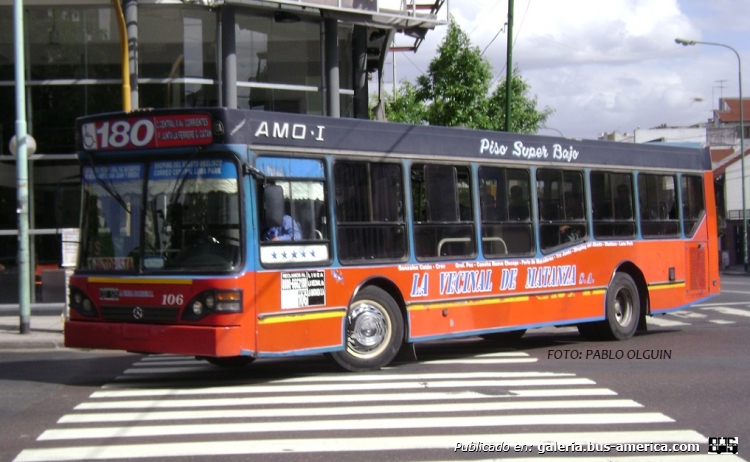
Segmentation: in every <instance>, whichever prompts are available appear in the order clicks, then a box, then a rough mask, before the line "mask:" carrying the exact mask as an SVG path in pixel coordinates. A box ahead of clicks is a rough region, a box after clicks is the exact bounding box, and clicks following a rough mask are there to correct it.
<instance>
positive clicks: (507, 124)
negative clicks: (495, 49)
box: [505, 0, 513, 132]
mask: <svg viewBox="0 0 750 462" xmlns="http://www.w3.org/2000/svg"><path fill="white" fill-rule="evenodd" d="M505 67H506V68H507V69H506V70H505V131H506V132H510V115H511V114H510V97H511V95H512V94H513V92H512V91H511V90H512V89H511V83H512V79H513V0H508V64H507V65H506V66H505Z"/></svg>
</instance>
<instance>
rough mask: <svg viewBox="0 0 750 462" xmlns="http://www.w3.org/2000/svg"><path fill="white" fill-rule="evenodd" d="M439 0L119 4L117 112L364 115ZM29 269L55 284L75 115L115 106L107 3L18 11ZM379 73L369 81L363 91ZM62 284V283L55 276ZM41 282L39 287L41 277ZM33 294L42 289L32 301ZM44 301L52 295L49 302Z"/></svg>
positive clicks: (3, 26)
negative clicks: (126, 81) (395, 52)
mask: <svg viewBox="0 0 750 462" xmlns="http://www.w3.org/2000/svg"><path fill="white" fill-rule="evenodd" d="M443 2H444V0H258V1H254V0H250V1H247V0H184V1H178V0H166V1H162V0H122V9H123V11H124V19H125V23H126V25H127V41H128V50H129V55H128V60H129V69H128V70H129V75H130V87H131V92H130V93H131V95H130V96H131V107H132V108H133V109H137V108H147V107H153V108H163V107H197V106H226V107H239V108H253V109H260V110H266V111H277V112H293V113H307V114H319V115H320V114H322V115H328V116H332V117H357V118H367V117H368V98H369V91H370V89H369V85H371V84H370V82H369V79H368V76H370V75H372V74H377V75H378V76H381V75H382V70H383V65H384V62H385V56H386V54H387V53H388V52H389V50H390V49H391V47H394V48H398V49H400V50H403V49H407V50H408V49H413V50H415V49H416V48H417V47H418V46H419V44H420V43H421V41H422V40H423V39H424V37H425V34H426V33H427V32H428V31H429V30H431V29H434V28H435V27H436V26H438V25H442V24H445V23H446V19H447V14H448V13H447V7H445V8H443V6H444V5H443ZM23 34H24V42H25V49H24V52H25V64H26V66H25V67H26V69H25V79H26V88H25V92H26V107H27V112H28V116H27V120H28V128H27V131H28V133H29V134H30V135H32V136H33V137H34V139H35V140H36V144H37V149H36V154H34V155H31V156H30V158H29V159H30V162H29V164H30V165H29V222H30V223H29V226H30V235H31V238H30V240H31V242H30V253H31V266H32V272H33V273H34V274H33V276H34V277H32V280H34V279H37V286H38V288H39V290H37V291H36V293H34V294H32V301H34V299H36V301H42V302H48V301H54V302H60V301H64V291H62V292H61V291H59V290H58V291H56V293H54V294H53V293H51V292H50V293H49V294H45V290H43V289H44V288H45V287H51V286H52V284H51V281H53V280H59V276H60V272H61V270H60V269H59V268H60V265H61V263H62V258H63V257H62V250H61V249H62V236H63V230H65V229H75V228H78V226H79V225H78V222H79V218H78V215H79V210H80V192H79V186H80V181H79V167H78V161H77V159H76V157H75V155H74V149H75V142H74V121H75V118H76V117H79V116H82V115H86V114H95V113H101V112H110V111H117V110H121V109H122V107H123V106H122V101H123V98H122V90H123V77H122V66H121V61H122V60H121V56H122V54H121V44H120V39H119V31H118V13H117V11H116V9H115V8H114V6H113V4H112V3H111V2H107V1H104V0H82V1H80V2H74V3H70V2H62V1H59V0H39V1H36V2H33V3H26V5H25V6H24V31H23ZM14 61H15V60H14V24H13V2H12V0H0V101H2V103H3V104H0V265H2V267H0V270H2V268H3V267H4V270H2V271H1V272H0V304H3V303H17V300H18V295H17V291H18V274H17V270H16V269H15V262H16V259H17V249H18V231H17V227H18V222H17V214H16V165H15V158H14V157H13V156H12V155H10V153H9V149H8V146H9V142H10V139H11V137H12V136H13V135H14V133H15V119H16V113H15V111H16V109H15V104H14V102H15V79H14V75H15V74H14V73H15V70H14V69H15V67H14ZM381 82H382V79H378V80H376V83H375V84H377V85H379V84H380V83H381ZM63 279H64V278H63ZM44 280H48V281H50V284H46V285H45V284H42V282H45V281H44ZM45 295H48V296H46V297H45ZM53 299H54V300H53Z"/></svg>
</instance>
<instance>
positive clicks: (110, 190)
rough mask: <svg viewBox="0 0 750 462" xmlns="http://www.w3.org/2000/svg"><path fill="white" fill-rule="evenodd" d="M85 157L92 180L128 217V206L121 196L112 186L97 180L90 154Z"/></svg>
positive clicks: (99, 179) (97, 176)
mask: <svg viewBox="0 0 750 462" xmlns="http://www.w3.org/2000/svg"><path fill="white" fill-rule="evenodd" d="M86 157H87V159H88V161H89V167H91V172H92V173H93V174H94V179H96V183H97V184H98V185H99V186H101V187H102V188H104V190H105V191H107V193H109V195H110V196H112V197H113V198H114V199H115V201H117V203H118V204H120V207H122V208H123V210H125V212H127V213H128V215H130V209H129V208H128V204H127V202H125V199H123V198H122V196H120V193H119V192H117V189H115V187H114V186H113V185H111V184H108V183H105V182H104V180H102V179H101V178H99V175H97V174H96V166H95V165H94V159H93V158H92V157H91V154H90V153H89V155H88V156H86Z"/></svg>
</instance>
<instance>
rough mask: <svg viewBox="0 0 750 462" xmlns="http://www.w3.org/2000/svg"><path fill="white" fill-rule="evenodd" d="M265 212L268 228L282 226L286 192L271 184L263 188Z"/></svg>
mask: <svg viewBox="0 0 750 462" xmlns="http://www.w3.org/2000/svg"><path fill="white" fill-rule="evenodd" d="M263 212H264V214H265V218H266V226H267V227H269V228H273V227H276V226H281V224H282V222H283V221H284V190H283V189H282V188H281V186H279V185H275V184H269V185H266V186H264V187H263Z"/></svg>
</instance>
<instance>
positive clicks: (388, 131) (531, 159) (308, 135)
mask: <svg viewBox="0 0 750 462" xmlns="http://www.w3.org/2000/svg"><path fill="white" fill-rule="evenodd" d="M199 114H207V115H209V116H210V118H211V121H212V129H213V130H212V131H213V143H225V144H245V145H249V146H250V147H251V148H252V149H254V150H256V151H263V150H264V149H265V150H269V149H272V150H285V151H288V152H295V151H301V150H306V151H313V152H320V153H334V152H338V153H349V154H358V153H360V154H366V155H368V156H375V157H383V158H387V157H389V156H398V157H402V156H410V157H411V156H416V157H420V158H424V159H427V158H430V159H432V160H439V159H440V158H445V159H446V160H447V159H448V158H451V159H456V158H462V159H465V160H481V159H493V160H505V161H509V162H519V163H535V164H553V165H557V166H560V165H561V164H562V165H566V164H567V165H571V166H572V165H610V166H613V167H615V166H623V167H642V168H654V169H670V170H699V171H707V170H711V159H710V154H709V151H708V149H707V148H693V147H684V146H674V145H666V144H659V143H649V144H636V143H617V142H611V141H598V140H580V139H570V138H562V137H550V136H540V135H524V134H517V133H505V132H496V131H486V130H474V129H467V128H456V127H436V126H427V125H411V124H402V123H393V122H381V121H372V120H363V119H350V118H332V117H324V116H311V115H302V114H286V113H280V112H265V111H254V110H246V109H229V108H185V109H163V110H149V111H136V112H131V113H110V114H100V115H96V116H87V117H81V118H79V119H78V120H77V123H76V133H77V135H78V136H77V139H78V147H79V149H80V150H81V151H91V150H94V149H87V148H86V147H85V146H84V144H83V143H82V142H81V138H83V137H85V136H86V134H87V132H85V131H83V132H82V130H85V129H86V128H85V126H86V125H87V124H88V125H89V126H90V127H93V125H92V124H96V122H104V121H106V120H110V121H113V120H128V121H131V123H132V124H135V121H137V120H141V119H149V118H150V119H152V120H153V119H157V118H158V119H159V120H160V121H162V122H163V120H164V119H169V117H175V118H178V117H179V118H180V119H184V118H185V117H187V116H189V115H199ZM141 125H142V124H141ZM160 125H162V126H171V127H172V128H171V130H172V132H174V130H178V129H179V128H177V129H176V128H174V124H171V125H170V124H164V123H161V124H160ZM178 125H179V124H178ZM96 126H98V125H96ZM89 130H93V128H89ZM182 130H183V131H189V130H190V128H189V127H185V128H183V129H182ZM157 132H158V129H157ZM183 135H184V134H183ZM188 135H190V134H188ZM157 136H158V133H157ZM175 138H176V137H175V135H174V133H171V134H170V136H169V139H170V140H174V139H175ZM182 139H184V140H186V141H185V142H184V143H180V144H179V145H182V146H186V145H189V141H187V140H189V139H190V136H182ZM200 144H206V143H205V139H203V140H201V143H200ZM174 145H175V144H174V141H170V144H169V145H168V146H174ZM162 147H166V145H165V146H162ZM134 148H135V147H134ZM125 149H127V148H125ZM141 149H142V148H141Z"/></svg>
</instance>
